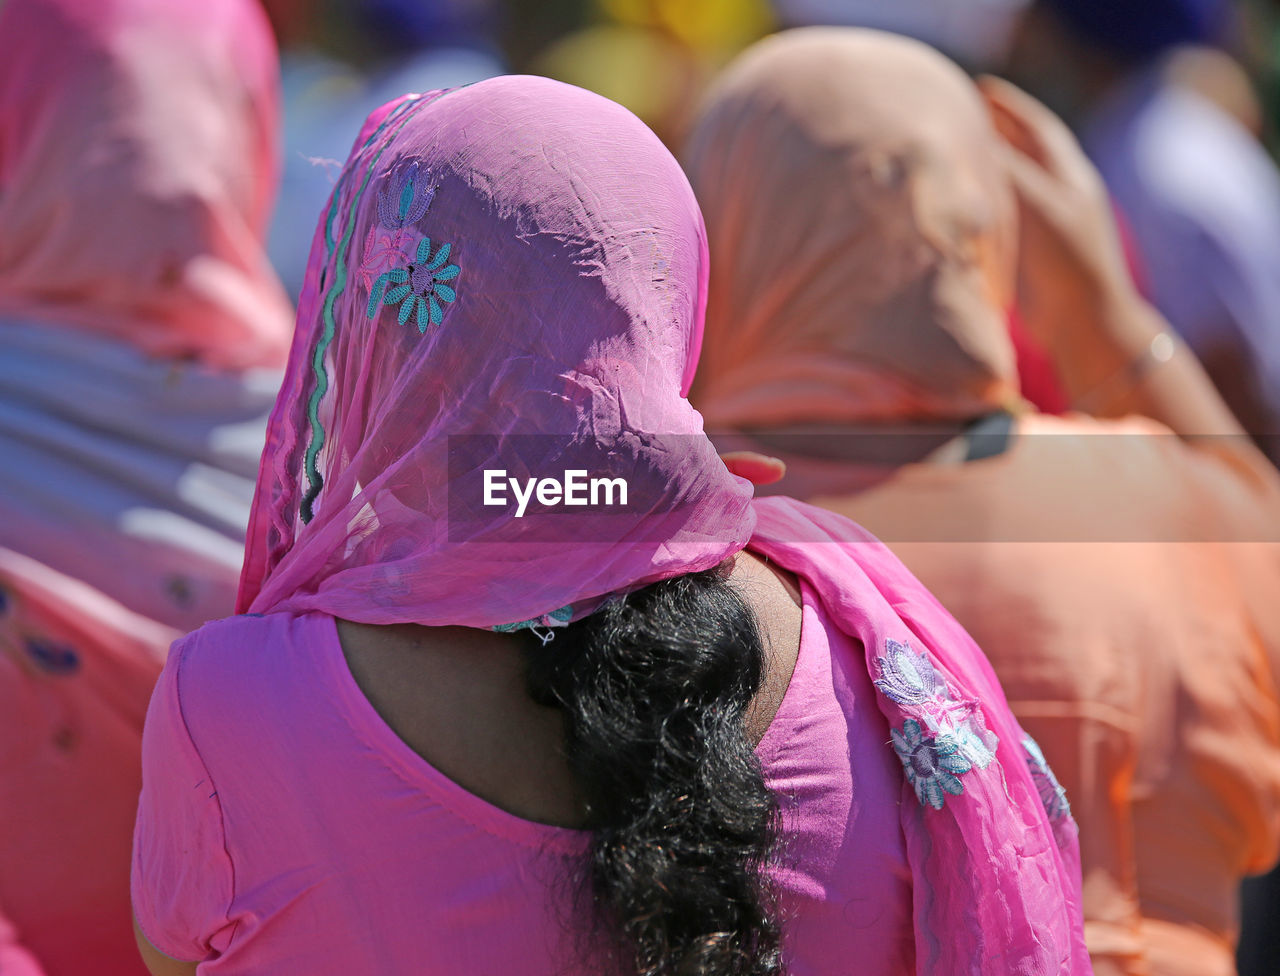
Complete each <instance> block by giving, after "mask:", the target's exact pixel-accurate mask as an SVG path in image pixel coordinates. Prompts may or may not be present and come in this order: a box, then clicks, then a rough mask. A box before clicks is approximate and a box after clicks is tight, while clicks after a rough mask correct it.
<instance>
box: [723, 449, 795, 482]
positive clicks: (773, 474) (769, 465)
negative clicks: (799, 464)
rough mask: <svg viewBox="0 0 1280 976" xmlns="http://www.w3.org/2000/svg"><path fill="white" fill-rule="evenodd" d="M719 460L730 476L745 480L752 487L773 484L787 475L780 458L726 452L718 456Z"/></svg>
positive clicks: (749, 453)
mask: <svg viewBox="0 0 1280 976" xmlns="http://www.w3.org/2000/svg"><path fill="white" fill-rule="evenodd" d="M720 460H721V461H723V462H724V466H725V467H726V468H728V469H729V473H730V474H736V475H737V476H738V477H739V478H746V479H747V480H748V481H750V482H751V483H752V484H753V485H772V484H775V483H776V482H779V481H781V480H782V476H783V475H784V474H786V473H787V465H786V463H785V462H784V461H783V460H782V459H781V458H776V457H770V456H768V455H767V454H759V453H757V452H755V451H726V452H725V453H723V454H721V455H720Z"/></svg>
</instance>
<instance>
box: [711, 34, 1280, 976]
mask: <svg viewBox="0 0 1280 976" xmlns="http://www.w3.org/2000/svg"><path fill="white" fill-rule="evenodd" d="M984 91H985V93H986V98H987V104H986V105H984V103H983V100H982V98H981V97H980V95H979V92H978V91H977V90H976V89H975V87H974V85H973V84H972V83H971V82H970V81H969V79H968V78H967V77H966V76H965V75H964V74H963V73H962V72H961V71H960V70H959V69H958V68H957V67H956V66H955V65H953V64H951V63H949V62H947V61H946V60H945V59H944V58H942V57H941V56H940V55H939V54H937V53H936V52H933V51H931V50H930V49H928V48H925V47H923V46H922V45H919V44H917V43H915V42H912V41H908V40H905V39H901V38H895V37H893V36H891V35H888V34H879V33H875V32H867V31H856V30H839V29H812V30H800V31H793V32H788V33H784V34H782V35H779V36H777V37H775V38H771V39H769V40H766V41H764V42H762V43H760V44H759V45H757V46H756V47H754V48H753V49H751V50H750V51H749V52H748V53H746V54H744V55H743V56H742V57H741V58H740V59H739V61H738V62H736V64H735V65H734V66H732V67H731V68H730V69H729V70H728V71H727V73H726V74H725V76H724V77H723V78H722V79H721V80H720V81H719V82H718V84H717V85H716V87H715V88H714V89H713V92H712V94H711V95H710V97H709V99H708V102H707V104H706V106H705V108H704V111H703V114H702V115H701V117H700V120H699V122H698V123H697V125H696V127H695V129H694V133H693V136H692V138H691V141H690V144H689V148H688V151H687V155H686V162H687V168H688V170H689V173H690V177H691V180H692V182H693V184H694V188H695V191H696V192H697V193H698V195H699V198H700V201H701V203H702V206H703V208H704V212H705V214H706V219H707V226H708V236H709V243H710V248H711V286H710V292H709V299H708V315H707V326H706V337H705V346H704V353H703V360H702V366H701V368H700V371H699V374H698V378H697V382H696V383H695V385H694V388H693V391H692V393H691V397H692V399H693V402H694V404H695V405H696V406H697V407H698V408H699V410H700V411H701V412H702V413H703V415H704V416H705V418H706V421H707V425H708V429H709V430H711V431H713V432H714V431H717V430H721V431H727V430H732V431H737V432H739V433H738V434H736V435H724V436H720V437H717V441H718V443H719V444H720V446H721V447H722V449H723V448H746V449H756V450H761V451H764V452H766V453H768V454H773V455H776V456H778V457H780V458H781V459H782V460H784V461H785V462H786V464H787V475H786V477H785V478H784V479H783V480H782V481H781V483H779V484H778V485H776V486H774V487H773V488H770V489H765V490H766V491H780V492H785V493H788V494H792V495H795V496H796V497H800V498H806V499H809V500H811V501H814V502H816V503H817V504H819V505H822V506H824V507H827V508H830V509H832V510H834V511H837V512H840V513H841V514H845V515H849V516H851V517H853V518H855V519H856V520H857V521H859V522H860V523H862V524H863V525H866V526H867V527H868V528H869V529H870V530H871V531H872V532H874V533H875V534H876V535H877V536H879V537H881V538H882V539H884V540H885V541H886V542H888V543H889V544H890V545H891V546H892V547H893V548H894V550H895V551H896V552H897V554H898V555H900V556H901V557H902V558H903V559H904V561H905V562H906V563H907V565H908V567H909V568H911V569H912V570H913V571H914V572H915V573H916V574H917V575H918V576H919V577H920V579H921V580H922V581H923V582H924V583H925V584H926V585H927V586H928V587H929V588H930V589H931V590H932V591H933V592H934V593H935V594H936V595H937V596H938V598H939V599H940V600H941V601H942V602H943V604H944V605H945V606H947V608H948V609H950V610H951V611H952V612H953V613H955V614H956V616H957V618H958V619H959V620H960V622H961V623H962V624H963V625H964V626H965V627H966V628H967V629H968V630H969V631H970V632H971V633H972V634H973V635H974V636H975V638H976V639H977V640H978V643H979V644H980V646H982V647H983V649H984V650H985V651H986V652H987V654H988V656H989V657H990V658H991V661H992V663H993V664H994V666H995V668H996V671H997V673H998V674H999V675H1000V677H1001V680H1002V682H1003V684H1004V686H1005V689H1006V691H1007V693H1008V695H1009V699H1010V703H1011V705H1012V706H1013V708H1014V710H1015V713H1016V714H1017V715H1018V717H1019V720H1020V721H1021V722H1022V723H1023V725H1024V727H1025V728H1026V729H1027V731H1028V732H1029V733H1030V734H1031V735H1032V736H1034V737H1035V738H1036V739H1037V740H1038V741H1039V742H1040V744H1041V746H1042V747H1043V750H1044V753H1045V755H1046V756H1047V757H1048V759H1049V762H1050V764H1051V765H1052V767H1053V768H1054V770H1055V771H1056V772H1057V774H1058V776H1059V778H1060V780H1061V782H1062V785H1063V786H1064V787H1065V789H1066V797H1067V799H1069V801H1070V803H1071V806H1072V809H1073V811H1074V812H1075V814H1076V817H1077V819H1078V821H1079V823H1080V825H1081V849H1082V857H1083V867H1084V883H1085V916H1086V934H1087V937H1088V940H1089V944H1090V948H1091V951H1092V954H1093V957H1094V964H1095V968H1096V970H1097V971H1098V972H1099V973H1125V974H1135V976H1136V974H1148V973H1150V974H1160V976H1184V974H1185V976H1226V974H1230V973H1233V972H1234V965H1233V957H1232V949H1233V943H1234V939H1235V933H1236V927H1237V899H1236V886H1237V884H1238V882H1239V879H1240V877H1241V876H1242V875H1244V874H1246V873H1248V872H1251V871H1257V870H1261V869H1264V868H1266V867H1268V866H1269V865H1270V864H1271V863H1272V862H1273V861H1274V860H1275V858H1276V855H1277V850H1278V845H1280V704H1278V702H1277V694H1278V690H1277V681H1276V673H1277V668H1280V612H1277V611H1276V609H1275V600H1274V593H1275V590H1276V587H1277V585H1278V584H1280V544H1277V543H1280V478H1278V477H1277V474H1276V472H1275V471H1274V469H1273V468H1272V467H1271V466H1270V464H1269V463H1268V462H1267V461H1266V459H1265V458H1264V457H1263V456H1262V455H1261V454H1260V453H1259V452H1258V451H1257V450H1256V448H1255V447H1254V446H1253V445H1252V443H1251V442H1250V441H1249V439H1248V438H1247V437H1246V436H1245V435H1244V433H1243V431H1242V429H1241V427H1240V426H1239V424H1238V423H1237V422H1236V420H1235V419H1234V417H1233V416H1232V414H1231V412H1230V411H1229V410H1228V409H1227V407H1226V405H1225V404H1224V403H1223V402H1222V400H1221V398H1220V397H1219V396H1218V394H1217V393H1216V392H1215V390H1214V388H1213V386H1212V384H1211V383H1210V382H1209V381H1208V379H1207V378H1206V377H1205V375H1204V373H1203V371H1202V370H1201V368H1200V366H1199V364H1198V363H1197V362H1196V361H1195V359H1194V357H1193V356H1192V355H1191V354H1190V353H1189V352H1188V351H1187V350H1186V348H1185V347H1184V346H1183V345H1182V344H1181V343H1180V342H1179V341H1177V340H1176V339H1175V338H1173V337H1172V336H1171V335H1170V334H1169V333H1168V332H1167V331H1166V325H1165V322H1164V320H1163V319H1162V318H1161V317H1160V316H1159V314H1158V313H1157V312H1156V311H1155V310H1154V309H1152V308H1151V307H1150V306H1149V305H1148V304H1146V303H1145V302H1144V301H1143V300H1142V299H1141V298H1140V297H1139V296H1138V295H1137V293H1136V291H1135V289H1134V287H1133V285H1132V282H1131V281H1130V279H1129V276H1128V274H1127V272H1126V270H1125V264H1124V257H1123V254H1122V250H1121V247H1120V244H1119V241H1118V239H1117V234H1116V230H1115V227H1114V223H1113V220H1112V217H1111V212H1110V207H1109V204H1108V201H1107V197H1106V194H1105V192H1104V190H1103V188H1102V185H1101V181H1100V180H1099V179H1098V176H1097V173H1096V171H1094V170H1093V169H1092V168H1091V167H1090V165H1089V164H1088V162H1087V161H1086V160H1085V158H1084V156H1083V154H1082V153H1081V152H1080V150H1079V148H1078V146H1077V145H1076V144H1075V142H1074V140H1073V139H1072V137H1071V135H1070V133H1069V132H1068V131H1067V129H1066V128H1065V126H1063V125H1062V123H1061V122H1059V121H1058V120H1057V119H1055V118H1054V117H1053V116H1052V115H1051V114H1050V113H1049V112H1048V111H1047V110H1046V109H1044V108H1043V106H1041V105H1039V104H1038V103H1036V102H1034V101H1033V100H1032V99H1030V98H1029V97H1027V96H1025V95H1023V94H1022V93H1021V92H1019V91H1018V90H1016V89H1014V88H1012V86H1009V85H1006V84H999V83H996V82H995V81H991V82H990V83H989V84H987V85H986V86H985V87H984ZM988 112H990V113H991V115H992V116H993V117H994V119H995V121H996V123H997V125H998V128H999V132H1000V136H1001V137H1003V140H1004V141H1002V139H1001V138H999V137H998V136H997V132H996V128H994V127H993V125H992V121H991V118H989V116H988ZM1015 193H1016V196H1015ZM1019 210H1020V212H1021V215H1022V216H1021V234H1020V235H1019V227H1018V223H1019V221H1018V213H1019ZM1015 282H1016V283H1017V285H1018V286H1017V287H1015ZM1015 294H1016V297H1017V299H1018V304H1019V305H1020V308H1021V311H1022V314H1023V316H1024V319H1025V322H1026V327H1027V329H1028V331H1029V332H1031V334H1032V336H1033V337H1034V338H1035V339H1036V340H1037V341H1038V342H1039V343H1040V344H1041V345H1042V346H1043V347H1044V348H1045V349H1047V350H1048V351H1049V353H1050V356H1051V359H1052V361H1053V364H1054V366H1055V367H1056V369H1057V370H1058V372H1059V374H1060V376H1061V378H1062V382H1063V384H1064V386H1065V388H1066V391H1067V393H1068V394H1069V396H1070V397H1071V400H1072V402H1073V403H1074V404H1076V405H1077V406H1078V407H1084V406H1086V405H1087V406H1088V407H1089V409H1090V410H1091V412H1093V413H1095V414H1096V415H1097V417H1098V419H1093V418H1090V417H1087V416H1084V415H1082V414H1078V413H1077V414H1071V415H1069V416H1067V417H1064V418H1052V417H1047V416H1044V415H1040V414H1037V413H1035V412H1034V411H1033V410H1031V409H1030V408H1029V407H1028V406H1027V405H1026V404H1025V403H1024V402H1023V401H1022V400H1021V398H1020V397H1019V395H1018V390H1017V376H1016V371H1015V368H1014V352H1013V348H1012V345H1011V342H1010V339H1009V335H1008V332H1007V328H1006V309H1007V308H1008V307H1009V306H1010V305H1011V304H1013V302H1014V300H1015ZM1106 418H1117V419H1106ZM1119 418H1127V419H1119ZM1203 435H1207V436H1203Z"/></svg>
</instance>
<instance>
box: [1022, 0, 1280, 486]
mask: <svg viewBox="0 0 1280 976" xmlns="http://www.w3.org/2000/svg"><path fill="white" fill-rule="evenodd" d="M1239 14H1240V10H1239V8H1238V7H1237V5H1235V4H1232V3H1231V2H1230V0H1035V2H1034V3H1032V4H1031V5H1030V6H1029V7H1028V8H1027V9H1026V10H1025V11H1024V12H1023V15H1022V16H1021V18H1020V19H1019V21H1018V23H1017V27H1016V28H1015V30H1014V32H1013V35H1012V38H1011V41H1010V47H1009V53H1008V58H1007V63H1006V66H1005V71H1007V73H1008V74H1009V75H1010V77H1012V78H1013V79H1015V80H1016V81H1018V82H1019V83H1021V84H1022V85H1024V87H1026V88H1028V89H1029V90H1030V91H1032V92H1033V93H1035V94H1037V95H1039V96H1040V97H1041V98H1042V99H1044V101H1045V102H1046V103H1047V104H1048V105H1049V106H1050V107H1051V108H1053V109H1054V110H1055V111H1057V112H1058V113H1059V114H1060V115H1061V116H1062V117H1063V118H1065V119H1066V120H1067V122H1068V123H1069V124H1070V125H1071V126H1072V127H1073V128H1075V129H1076V131H1077V132H1078V133H1079V135H1080V138H1081V141H1082V143H1083V145H1084V148H1085V151H1086V152H1087V153H1088V154H1089V156H1090V158H1091V159H1092V160H1093V162H1094V163H1095V164H1096V165H1097V167H1098V168H1099V170H1100V171H1101V173H1102V177H1103V179H1104V180H1105V181H1106V184H1107V187H1108V189H1109V190H1110V192H1111V194H1112V196H1113V197H1114V199H1115V200H1116V202H1117V204H1118V206H1119V208H1120V210H1121V212H1122V214H1123V216H1124V218H1125V220H1126V221H1127V225H1128V227H1129V228H1130V229H1131V231H1132V234H1133V238H1134V241H1135V243H1136V246H1137V250H1138V255H1139V262H1140V264H1141V268H1142V273H1143V285H1144V288H1145V290H1146V291H1147V292H1148V294H1149V297H1150V298H1151V300H1152V301H1153V303H1154V304H1155V305H1156V307H1157V308H1159V309H1160V311H1161V312H1162V313H1163V314H1164V315H1165V317H1166V318H1167V319H1168V320H1169V321H1170V322H1171V323H1172V324H1173V326H1174V328H1175V329H1176V330H1177V331H1178V333H1179V334H1180V335H1181V336H1182V337H1183V339H1185V340H1186V342H1187V343H1188V344H1189V345H1190V346H1191V348H1192V350H1193V351H1194V352H1195V353H1196V355H1197V356H1198V357H1199V358H1200V360H1201V361H1202V362H1203V363H1204V365H1205V368H1206V369H1207V371H1208V373H1209V375H1210V376H1211V377H1212V379H1213V380H1214V383H1215V384H1216V385H1217V387H1218V391H1219V393H1221V394H1222V396H1223V398H1224V399H1225V400H1226V402H1227V404H1228V405H1229V406H1230V407H1231V409H1232V410H1233V411H1234V412H1235V414H1236V416H1237V417H1238V418H1239V419H1240V421H1241V422H1242V424H1243V425H1244V427H1245V428H1246V429H1247V430H1248V431H1249V432H1250V433H1252V434H1254V435H1255V436H1259V437H1260V443H1261V444H1262V445H1263V447H1264V449H1265V450H1267V451H1268V453H1269V454H1270V455H1271V457H1272V459H1273V460H1280V441H1278V440H1277V439H1276V438H1275V437H1269V436H1267V435H1276V434H1280V173H1278V172H1277V169H1276V166H1275V163H1274V162H1273V161H1272V159H1271V158H1270V157H1269V156H1268V155H1267V153H1266V150H1265V149H1264V148H1263V146H1262V144H1261V143H1260V142H1259V139H1258V133H1259V131H1260V129H1261V124H1262V110H1261V107H1260V105H1259V104H1258V102H1257V98H1256V95H1255V94H1254V93H1253V91H1252V89H1251V87H1250V82H1249V80H1248V78H1247V76H1246V75H1245V73H1244V71H1243V69H1242V68H1241V66H1240V65H1239V64H1238V63H1236V62H1234V61H1233V60H1232V58H1230V57H1229V55H1228V54H1227V53H1226V52H1225V51H1223V50H1220V49H1219V50H1214V49H1213V48H1214V47H1215V46H1217V45H1229V44H1234V42H1235V39H1236V37H1237V31H1238V25H1239V23H1240V17H1239ZM1188 46H1191V47H1197V46H1198V47H1201V48H1207V49H1208V50H1202V51H1191V52H1188V51H1185V50H1184V49H1185V48H1186V47H1188Z"/></svg>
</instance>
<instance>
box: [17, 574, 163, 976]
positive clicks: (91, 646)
mask: <svg viewBox="0 0 1280 976" xmlns="http://www.w3.org/2000/svg"><path fill="white" fill-rule="evenodd" d="M177 637H178V632H177V631H175V630H173V629H172V628H169V627H165V626H164V625H163V624H158V623H156V622H155V621H153V620H148V619H147V618H145V617H142V616H140V615H138V614H135V613H131V612H130V611H128V610H126V609H125V608H124V607H122V606H120V604H118V603H116V602H115V601H113V600H111V599H109V598H108V597H105V596H103V595H102V594H101V593H100V592H98V591H97V590H95V589H93V588H92V587H89V586H86V585H85V584H83V583H81V582H79V581H78V580H74V579H71V578H70V577H68V576H64V575H62V574H61V573H56V572H54V571H53V570H51V569H49V568H48V567H47V566H42V565H41V564H39V563H36V562H34V561H32V560H29V559H25V558H23V557H22V556H20V555H18V554H17V553H15V552H11V551H10V550H7V549H0V830H3V840H2V841H0V930H2V929H4V928H5V925H4V921H3V916H4V915H6V914H7V915H8V917H9V925H8V928H10V929H11V930H12V931H13V934H14V940H15V943H16V946H17V948H18V949H20V950H21V951H22V952H24V953H26V954H27V955H28V959H27V961H26V962H25V966H26V968H23V965H19V964H18V963H17V962H15V961H13V960H10V959H9V958H8V957H7V956H6V955H5V952H4V950H3V948H0V973H4V976H64V974H65V976H77V974H84V973H94V974H98V973H103V974H109V976H142V974H144V973H145V969H144V968H143V966H142V963H141V960H140V959H139V958H138V951H137V947H136V946H135V945H134V940H133V936H132V933H131V932H130V928H129V883H128V877H129V854H130V843H129V841H130V838H131V837H132V835H133V820H134V815H135V812H136V810H137V804H138V791H139V789H140V788H141V785H142V784H141V776H140V772H139V766H140V760H139V739H140V735H141V729H142V723H143V719H144V718H145V717H146V708H147V702H148V700H149V699H150V697H151V689H152V688H153V687H154V685H155V681H156V676H157V675H158V674H159V671H160V668H161V666H162V665H163V663H164V656H165V652H166V651H167V650H168V648H169V644H170V643H171V642H172V641H173V640H174V639H175V638H177Z"/></svg>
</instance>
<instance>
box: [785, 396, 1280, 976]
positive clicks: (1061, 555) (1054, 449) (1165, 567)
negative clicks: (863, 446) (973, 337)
mask: <svg viewBox="0 0 1280 976" xmlns="http://www.w3.org/2000/svg"><path fill="white" fill-rule="evenodd" d="M773 453H778V452H777V451H773ZM785 460H786V461H787V462H788V465H789V468H788V474H787V477H786V478H785V479H784V480H783V482H781V483H780V485H779V486H777V487H778V490H781V491H786V492H787V493H789V494H796V495H798V496H799V497H807V498H809V499H810V500H812V501H814V502H815V503H816V504H818V505H820V506H822V507H825V508H829V509H831V510H833V511H836V512H839V513H840V514H843V515H846V516H849V517H850V518H853V519H856V520H857V521H858V522H860V523H862V524H863V525H865V526H866V527H867V528H869V529H870V530H871V531H873V532H875V533H876V534H877V535H878V536H879V537H880V538H881V539H883V540H884V541H885V542H887V543H889V545H890V546H891V548H892V549H893V550H894V552H895V553H896V554H897V555H898V556H900V557H901V558H902V559H903V561H904V562H905V563H906V564H907V566H908V568H910V569H911V570H912V572H914V573H915V574H916V575H917V576H918V577H919V578H920V580H921V581H922V582H923V583H924V584H925V585H926V586H927V587H928V588H929V589H930V590H931V591H932V592H933V593H934V594H935V595H936V596H937V597H938V598H939V599H940V600H941V601H942V602H943V604H944V605H945V606H946V607H947V608H948V609H949V610H950V611H951V612H952V613H954V614H955V615H956V618H957V619H958V620H960V622H961V623H962V624H964V626H965V628H966V629H967V630H969V632H970V633H971V634H972V635H973V636H974V638H975V639H976V640H977V642H978V644H979V646H981V647H982V648H983V650H985V651H986V653H987V655H988V657H989V658H990V659H991V663H992V664H993V665H994V666H995V668H996V673H997V674H998V675H999V676H1000V680H1001V682H1002V684H1003V685H1004V687H1005V691H1006V693H1007V694H1008V696H1009V702H1010V705H1011V706H1012V707H1013V710H1014V713H1015V714H1016V715H1017V716H1018V720H1019V722H1020V723H1021V724H1022V726H1023V727H1024V728H1025V729H1026V730H1027V732H1028V733H1030V734H1031V735H1032V736H1034V737H1035V738H1036V739H1037V740H1038V741H1039V743H1040V745H1041V747H1042V748H1043V749H1044V752H1045V755H1046V756H1047V757H1048V759H1049V761H1050V763H1051V764H1052V766H1053V769H1054V772H1055V773H1056V774H1057V775H1058V778H1059V780H1060V781H1061V782H1062V784H1063V786H1065V787H1066V790H1067V795H1068V797H1069V798H1070V801H1071V804H1072V811H1073V812H1074V814H1075V816H1076V819H1077V822H1078V823H1079V824H1080V835H1081V836H1080V841H1081V844H1080V847H1081V857H1082V862H1083V870H1084V899H1085V928H1086V938H1087V940H1088V943H1089V947H1090V951H1091V953H1092V954H1093V957H1094V965H1095V968H1096V970H1097V972H1099V973H1100V974H1101V973H1124V974H1132V976H1139V974H1151V976H1228V974H1234V972H1235V965H1234V952H1233V947H1234V944H1235V937H1236V916H1237V904H1236V887H1237V884H1238V882H1239V879H1240V878H1241V877H1242V876H1243V875H1245V874H1247V873H1253V872H1256V871H1260V870H1263V869H1265V868H1267V867H1269V866H1270V864H1271V863H1272V862H1273V861H1275V859H1276V857H1277V854H1278V853H1280V850H1278V848H1277V842H1278V839H1280V702H1278V695H1277V679H1276V675H1277V673H1278V671H1280V612H1278V611H1277V609H1276V604H1275V595H1276V593H1277V592H1280V492H1277V490H1276V486H1275V484H1274V480H1273V479H1269V478H1268V479H1265V480H1263V481H1252V480H1250V479H1249V478H1247V477H1242V476H1241V473H1240V472H1238V471H1236V470H1233V469H1232V467H1231V466H1230V464H1229V463H1226V462H1224V461H1222V460H1220V459H1218V458H1216V457H1214V456H1212V454H1210V453H1209V452H1208V451H1204V452H1200V451H1193V450H1190V449H1188V448H1187V447H1186V446H1185V445H1184V443H1183V442H1182V441H1181V440H1179V439H1178V438H1176V437H1175V436H1174V435H1172V434H1171V433H1169V432H1168V431H1167V430H1165V429H1164V428H1161V427H1160V426H1159V425H1156V424H1154V423H1152V422H1150V421H1145V420H1131V421H1126V422H1124V423H1105V422H1099V421H1093V420H1090V419H1086V418H1082V417H1080V416H1078V415H1075V416H1069V417H1066V418H1061V419H1058V418H1049V417H1045V416H1039V415H1034V416H1030V417H1026V418H1023V419H1022V420H1021V421H1020V422H1019V427H1018V435H1017V439H1016V440H1015V441H1014V443H1013V446H1012V447H1011V449H1010V450H1009V451H1008V452H1007V453H1005V454H1004V455H1002V456H999V457H995V458H990V459H986V460H982V461H974V462H968V463H964V464H954V465H945V464H913V465H906V466H904V467H901V468H899V469H897V470H896V471H885V470H874V469H869V468H866V467H860V466H858V465H856V464H851V463H849V462H844V463H837V462H833V461H817V460H814V459H812V458H802V457H798V456H788V457H786V458H785ZM769 490H771V489H765V491H769Z"/></svg>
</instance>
